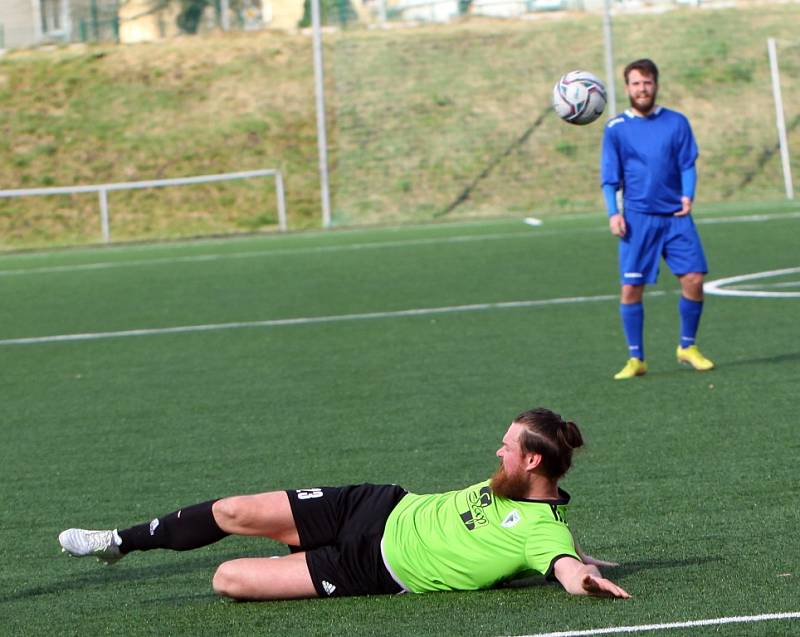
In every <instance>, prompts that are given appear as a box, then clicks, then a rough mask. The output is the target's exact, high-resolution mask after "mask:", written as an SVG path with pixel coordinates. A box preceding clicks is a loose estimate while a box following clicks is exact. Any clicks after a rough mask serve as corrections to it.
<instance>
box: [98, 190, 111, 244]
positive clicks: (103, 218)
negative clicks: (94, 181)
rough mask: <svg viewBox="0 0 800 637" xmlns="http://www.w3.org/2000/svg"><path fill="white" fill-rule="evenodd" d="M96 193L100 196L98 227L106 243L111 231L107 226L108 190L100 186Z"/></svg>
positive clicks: (109, 238)
mask: <svg viewBox="0 0 800 637" xmlns="http://www.w3.org/2000/svg"><path fill="white" fill-rule="evenodd" d="M97 195H98V197H99V198H100V229H101V230H102V233H103V241H104V242H105V243H108V242H109V241H111V232H110V230H109V226H108V191H107V190H106V189H105V188H100V189H99V190H98V191H97Z"/></svg>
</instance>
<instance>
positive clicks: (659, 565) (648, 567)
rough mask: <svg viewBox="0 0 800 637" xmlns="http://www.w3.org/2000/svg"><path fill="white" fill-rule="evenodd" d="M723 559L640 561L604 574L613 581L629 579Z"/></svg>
mask: <svg viewBox="0 0 800 637" xmlns="http://www.w3.org/2000/svg"><path fill="white" fill-rule="evenodd" d="M722 561H723V558H722V557H687V558H684V559H681V560H640V561H638V562H628V563H627V564H620V565H619V566H614V567H609V568H604V569H603V574H607V575H608V576H609V577H611V578H612V579H613V578H615V577H617V578H621V577H627V576H629V575H634V574H635V573H638V572H639V571H654V570H658V569H668V568H669V569H671V568H685V567H687V566H702V565H704V564H710V563H712V562H722Z"/></svg>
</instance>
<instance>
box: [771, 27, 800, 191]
mask: <svg viewBox="0 0 800 637" xmlns="http://www.w3.org/2000/svg"><path fill="white" fill-rule="evenodd" d="M777 43H778V40H776V39H775V38H767V52H768V54H769V70H770V76H771V78H772V97H773V100H774V101H775V123H776V125H777V128H778V145H779V147H780V153H781V166H782V168H783V185H784V190H785V191H786V198H787V199H794V186H793V183H792V169H791V162H790V159H789V142H788V139H787V135H786V117H785V115H784V112H783V97H782V95H781V77H780V73H779V67H778V47H777ZM782 43H783V42H782ZM785 44H788V45H789V46H797V45H798V44H800V43H799V42H787V43H785Z"/></svg>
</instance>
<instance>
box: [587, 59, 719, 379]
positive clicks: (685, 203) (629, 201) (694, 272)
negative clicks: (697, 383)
mask: <svg viewBox="0 0 800 637" xmlns="http://www.w3.org/2000/svg"><path fill="white" fill-rule="evenodd" d="M625 91H626V93H627V94H628V98H629V100H630V105H631V107H630V109H628V110H626V111H625V112H624V113H622V114H621V115H619V116H617V117H615V118H614V119H611V120H610V121H609V122H608V123H607V124H606V128H605V133H604V136H603V151H602V156H601V162H600V176H601V180H602V184H603V196H604V198H605V201H606V208H607V210H608V222H609V227H610V229H611V233H612V234H613V235H615V236H617V237H619V239H620V241H619V269H620V281H621V284H622V293H621V296H620V315H621V318H622V325H623V329H624V331H625V337H626V339H627V341H628V351H629V358H628V362H627V363H626V365H625V367H623V368H622V370H620V371H619V372H618V373H617V374H616V375H615V376H614V378H615V379H617V380H624V379H628V378H633V377H635V376H642V375H643V374H645V373H647V363H646V362H645V356H644V305H643V303H642V297H643V295H644V288H645V286H646V285H648V284H651V283H655V282H656V281H657V279H658V267H659V263H660V261H661V257H662V256H663V257H664V260H665V261H666V262H667V265H668V266H669V268H670V270H671V271H672V273H673V274H674V275H675V276H677V277H678V280H679V281H680V284H681V298H680V300H679V302H678V312H679V314H680V341H679V343H678V349H677V358H678V362H679V363H687V364H689V365H691V366H692V367H694V368H695V369H696V370H699V371H707V370H710V369H713V368H714V363H712V362H711V361H710V360H709V359H708V358H706V357H705V356H703V354H702V353H701V352H700V350H699V349H698V348H697V345H696V344H695V338H696V336H697V329H698V326H699V324H700V315H701V314H702V312H703V277H704V275H705V274H706V273H707V272H708V266H707V265H706V258H705V254H704V253H703V245H702V243H701V242H700V237H699V235H698V234H697V229H696V228H695V225H694V221H693V220H692V216H691V212H692V201H693V200H694V194H695V186H696V183H697V172H696V169H695V161H696V159H697V155H698V152H697V143H696V142H695V139H694V135H693V134H692V129H691V126H690V125H689V120H688V119H687V118H686V117H685V116H684V115H683V114H681V113H678V112H677V111H673V110H670V109H667V108H664V107H662V106H659V105H657V104H656V96H657V94H658V67H657V66H656V65H655V63H654V62H653V61H652V60H648V59H642V60H636V61H635V62H631V63H630V64H629V65H628V66H627V67H625ZM618 190H622V194H623V197H622V199H623V211H620V210H619V209H618V208H617V191H618Z"/></svg>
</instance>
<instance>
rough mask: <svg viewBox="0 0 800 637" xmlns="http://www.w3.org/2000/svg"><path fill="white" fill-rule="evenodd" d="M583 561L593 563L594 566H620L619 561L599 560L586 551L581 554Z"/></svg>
mask: <svg viewBox="0 0 800 637" xmlns="http://www.w3.org/2000/svg"><path fill="white" fill-rule="evenodd" d="M581 562H583V563H584V564H591V565H592V566H599V567H603V568H613V567H614V566H619V562H607V561H606V560H598V559H597V558H596V557H592V556H591V555H586V553H582V554H581Z"/></svg>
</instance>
